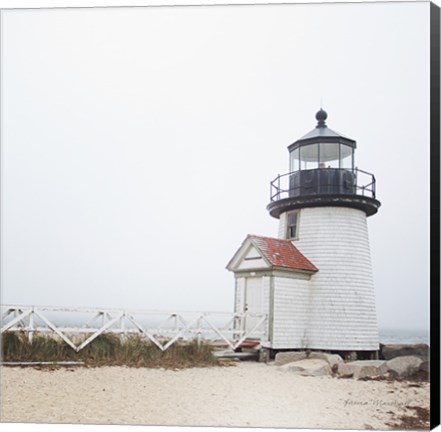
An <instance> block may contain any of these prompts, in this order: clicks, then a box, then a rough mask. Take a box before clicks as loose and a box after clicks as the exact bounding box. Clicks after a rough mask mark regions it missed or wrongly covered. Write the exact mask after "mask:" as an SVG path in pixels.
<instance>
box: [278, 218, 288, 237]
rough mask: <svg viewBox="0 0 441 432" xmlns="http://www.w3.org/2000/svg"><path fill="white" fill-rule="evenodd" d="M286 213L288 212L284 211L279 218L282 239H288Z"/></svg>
mask: <svg viewBox="0 0 441 432" xmlns="http://www.w3.org/2000/svg"><path fill="white" fill-rule="evenodd" d="M286 215H287V213H282V214H281V215H280V218H279V238H281V239H286V234H287V225H286V221H287V217H286Z"/></svg>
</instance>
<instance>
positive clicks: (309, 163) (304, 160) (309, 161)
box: [300, 144, 319, 170]
mask: <svg viewBox="0 0 441 432" xmlns="http://www.w3.org/2000/svg"><path fill="white" fill-rule="evenodd" d="M318 152H319V145H318V144H310V145H305V146H303V147H300V169H302V170H309V169H317V168H318V167H319V155H318Z"/></svg>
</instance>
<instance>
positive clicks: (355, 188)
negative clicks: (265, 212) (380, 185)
mask: <svg viewBox="0 0 441 432" xmlns="http://www.w3.org/2000/svg"><path fill="white" fill-rule="evenodd" d="M375 183H376V182H375V176H374V175H373V174H371V173H368V172H367V171H363V170H361V169H359V168H354V169H342V168H317V169H313V170H300V171H293V172H290V173H286V174H281V175H278V176H277V177H276V178H275V179H274V180H273V181H272V182H271V191H270V196H271V202H274V201H279V200H281V199H284V198H295V197H303V196H310V195H323V194H333V195H359V196H366V197H369V198H375V195H376V193H375V187H376V185H375Z"/></svg>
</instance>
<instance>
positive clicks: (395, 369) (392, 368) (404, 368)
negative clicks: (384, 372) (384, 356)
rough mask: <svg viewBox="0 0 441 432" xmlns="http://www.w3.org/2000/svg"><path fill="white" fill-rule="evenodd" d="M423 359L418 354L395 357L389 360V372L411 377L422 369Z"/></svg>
mask: <svg viewBox="0 0 441 432" xmlns="http://www.w3.org/2000/svg"><path fill="white" fill-rule="evenodd" d="M422 364H423V360H422V359H421V358H420V357H417V356H402V357H395V358H393V359H392V360H389V361H388V362H387V368H388V369H389V372H390V373H391V374H393V375H394V376H399V377H409V376H412V375H414V374H415V373H416V372H418V371H419V370H420V367H421V365H422Z"/></svg>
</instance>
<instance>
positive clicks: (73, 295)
mask: <svg viewBox="0 0 441 432" xmlns="http://www.w3.org/2000/svg"><path fill="white" fill-rule="evenodd" d="M1 50H2V53H1V55H2V70H1V74H2V82H1V94H2V99H1V103H2V136H1V145H2V148H1V156H2V161H1V163H2V166H1V168H2V178H1V181H2V185H1V187H2V232H1V234H2V236H1V238H2V270H3V271H2V302H3V303H8V304H11V303H12V304H28V305H34V304H36V305H42V304H43V305H62V306H100V307H125V308H142V309H167V310H170V309H177V310H218V311H232V310H233V299H234V277H233V274H232V273H230V272H228V271H227V270H226V269H225V266H226V264H227V262H228V261H229V259H230V258H231V257H232V255H233V254H234V253H235V251H236V250H237V248H238V247H239V246H240V244H241V242H242V241H243V239H244V238H245V237H246V235H247V234H249V233H253V234H261V235H267V236H277V231H278V220H276V219H273V218H272V217H271V216H270V215H269V214H268V212H267V210H266V205H267V204H268V203H269V183H270V181H271V180H272V179H273V178H274V177H276V176H277V175H278V174H279V173H280V174H282V173H285V172H287V171H288V163H289V158H288V151H287V146H288V145H289V144H291V143H292V142H293V141H295V140H296V139H298V138H300V137H301V136H302V135H304V134H305V133H307V132H309V131H310V130H311V129H312V128H314V126H315V124H316V121H315V113H316V111H317V110H318V109H319V108H320V104H321V101H322V105H323V108H324V109H325V110H326V111H327V112H328V121H327V123H328V125H329V127H330V128H331V129H333V130H336V131H338V132H340V133H342V134H343V135H345V136H348V137H350V138H352V139H355V140H356V141H357V146H358V147H357V151H356V154H355V157H356V165H357V166H358V167H360V168H361V169H363V170H366V171H370V172H372V173H374V174H375V176H376V178H377V194H378V195H377V197H378V199H379V200H380V201H381V202H382V207H381V208H380V210H379V212H378V214H376V215H375V216H373V217H370V218H369V219H368V227H369V235H370V243H371V253H372V261H373V269H374V280H375V291H376V301H377V314H378V319H379V324H380V326H381V327H401V328H427V326H428V314H429V312H428V311H429V307H428V298H429V248H428V245H429V241H428V240H429V189H428V185H429V183H428V180H429V171H428V168H429V164H428V162H429V3H366V4H365V3H362V4H320V5H318V4H316V5H314V4H305V5H279V6H276V5H270V6H264V5H255V6H218V7H173V8H170V7H169V8H167V7H163V8H127V9H125V8H114V9H113V8H109V9H64V10H63V9H59V10H56V9H54V10H44V9H40V10H7V11H3V12H2V22H1Z"/></svg>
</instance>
